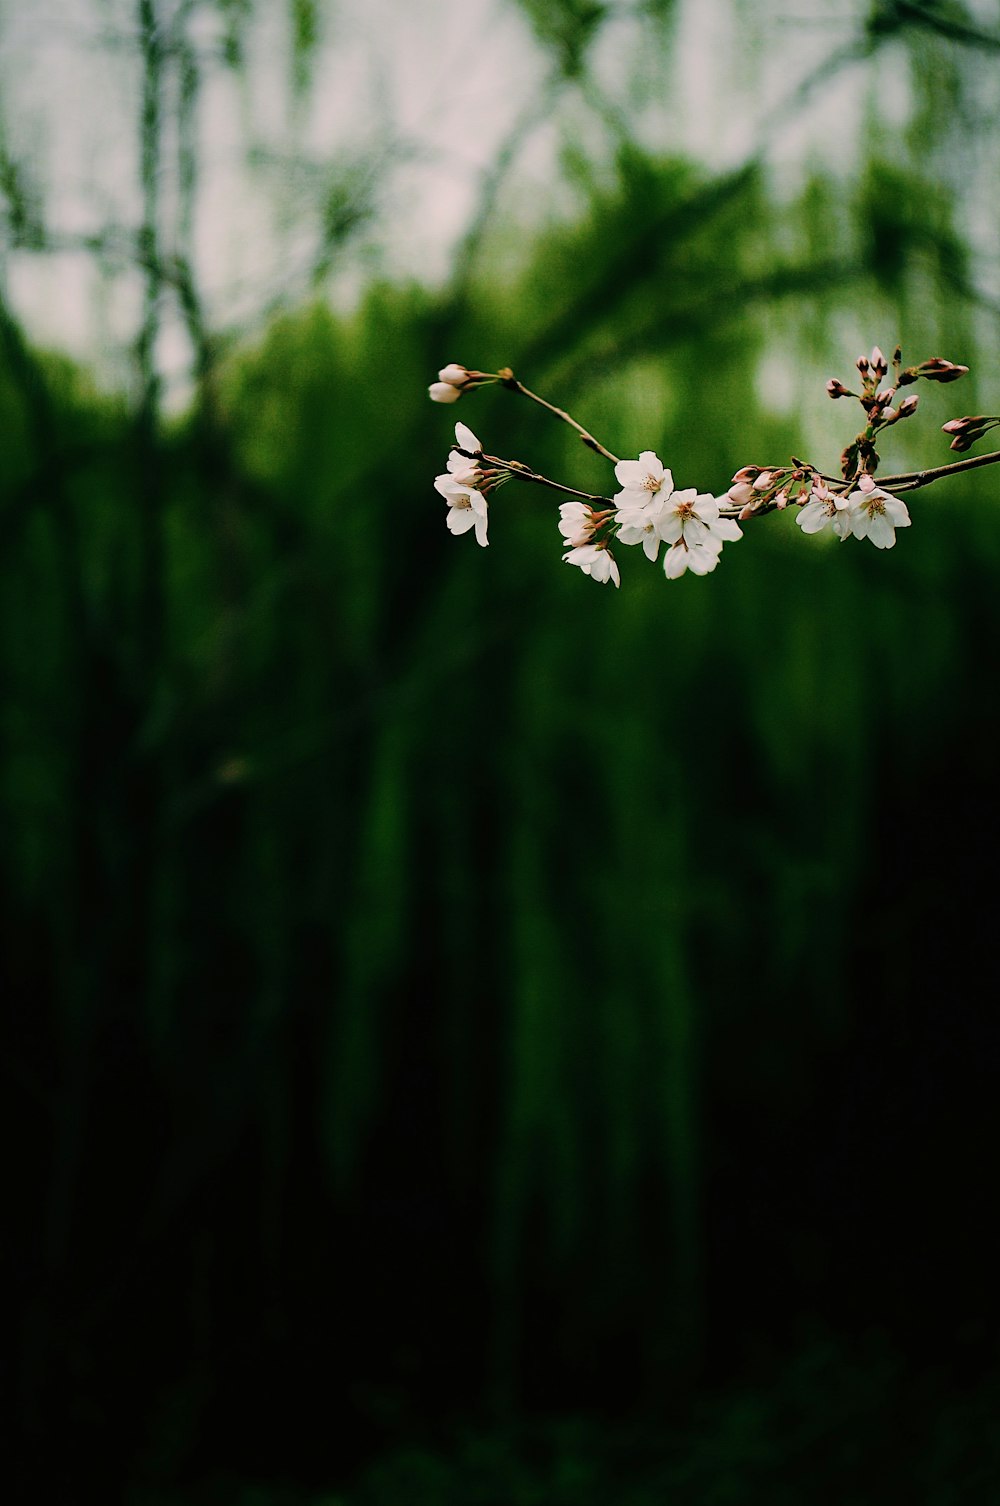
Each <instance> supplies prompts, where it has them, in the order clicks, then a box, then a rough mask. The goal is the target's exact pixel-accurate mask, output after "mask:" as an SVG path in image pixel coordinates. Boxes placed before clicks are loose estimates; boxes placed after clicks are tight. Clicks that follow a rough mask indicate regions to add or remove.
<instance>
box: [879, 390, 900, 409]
mask: <svg viewBox="0 0 1000 1506" xmlns="http://www.w3.org/2000/svg"><path fill="white" fill-rule="evenodd" d="M895 396H896V391H895V388H893V387H883V388H882V391H881V392H876V394H875V401H876V402H877V403H878V405H879V407H880V408H884V407H885V405H886V403H891V402H892V400H893V398H894V397H895Z"/></svg>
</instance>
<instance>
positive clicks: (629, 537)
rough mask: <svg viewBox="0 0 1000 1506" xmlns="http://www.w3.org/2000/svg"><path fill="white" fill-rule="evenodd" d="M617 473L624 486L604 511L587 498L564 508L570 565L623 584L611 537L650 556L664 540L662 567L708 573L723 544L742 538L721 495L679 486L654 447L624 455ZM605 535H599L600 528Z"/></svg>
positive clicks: (677, 572) (676, 572)
mask: <svg viewBox="0 0 1000 1506" xmlns="http://www.w3.org/2000/svg"><path fill="white" fill-rule="evenodd" d="M615 476H616V477H617V479H618V482H619V485H620V486H621V488H622V489H621V491H620V492H617V493H616V495H615V496H614V497H613V498H612V499H611V501H612V505H611V506H610V507H609V508H607V509H606V510H605V511H601V512H595V511H594V509H593V508H591V507H589V506H587V505H586V504H585V503H583V502H564V503H563V504H562V506H561V507H560V508H559V532H560V533H561V534H562V536H563V539H564V540H565V542H566V543H567V544H569V545H570V548H569V549H568V550H567V552H566V553H565V554H564V555H563V559H564V560H565V562H566V563H567V564H568V565H577V566H578V567H579V568H580V569H581V570H582V571H583V572H584V574H585V575H589V576H590V578H591V579H592V580H597V581H600V582H602V584H603V583H604V582H606V581H609V580H610V581H613V582H614V584H615V585H616V586H617V585H620V584H621V576H620V575H619V572H618V565H617V563H616V562H615V557H614V555H613V554H612V553H611V541H612V539H613V538H617V540H618V542H619V543H620V544H626V545H632V544H641V545H642V550H643V553H644V554H645V556H646V558H647V559H649V560H654V561H655V560H656V558H657V556H658V554H659V552H660V546H661V544H662V545H665V546H666V547H665V549H664V554H663V573H664V574H665V575H666V577H667V579H668V580H676V579H677V577H678V576H681V575H683V574H684V572H685V570H690V571H691V573H692V575H708V574H709V573H710V572H711V571H712V570H714V569H715V567H716V565H717V564H718V563H719V555H720V554H721V553H722V546H723V544H724V543H726V541H727V540H730V539H739V538H742V536H743V533H742V529H741V528H740V527H739V525H738V524H737V523H735V522H733V520H732V519H731V518H723V517H720V515H719V502H718V499H717V498H715V497H713V496H712V495H711V493H708V492H704V493H699V492H697V491H696V490H695V489H694V487H691V488H690V489H689V490H687V491H680V492H678V491H674V478H673V476H672V475H671V474H670V472H669V471H668V470H667V469H666V467H665V466H664V465H663V462H662V461H661V460H660V459H659V457H658V456H657V455H654V453H653V451H652V450H643V452H642V454H641V455H640V456H639V458H638V460H619V461H618V463H617V465H616V466H615ZM599 530H600V531H601V532H602V533H603V537H601V538H597V539H595V535H596V534H597V533H598V531H599Z"/></svg>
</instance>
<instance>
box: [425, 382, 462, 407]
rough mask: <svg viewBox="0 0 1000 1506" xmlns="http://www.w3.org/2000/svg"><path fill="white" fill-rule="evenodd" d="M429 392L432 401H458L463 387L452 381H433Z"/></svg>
mask: <svg viewBox="0 0 1000 1506" xmlns="http://www.w3.org/2000/svg"><path fill="white" fill-rule="evenodd" d="M427 392H428V395H429V397H430V400H431V402H432V403H457V402H458V400H459V398H460V397H461V396H462V389H461V388H460V387H453V386H452V384H451V383H450V382H432V383H431V385H430V386H429V387H428V389H427Z"/></svg>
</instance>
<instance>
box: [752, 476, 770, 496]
mask: <svg viewBox="0 0 1000 1506" xmlns="http://www.w3.org/2000/svg"><path fill="white" fill-rule="evenodd" d="M770 485H771V472H770V471H761V473H760V475H759V476H758V477H757V480H756V481H755V482H754V483H753V489H754V491H755V492H766V491H767V488H768V487H769V486H770Z"/></svg>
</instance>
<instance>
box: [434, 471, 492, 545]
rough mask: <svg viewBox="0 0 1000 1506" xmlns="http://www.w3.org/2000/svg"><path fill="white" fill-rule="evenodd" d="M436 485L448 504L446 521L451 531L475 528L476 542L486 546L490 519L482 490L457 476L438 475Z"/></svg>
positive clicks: (455, 532)
mask: <svg viewBox="0 0 1000 1506" xmlns="http://www.w3.org/2000/svg"><path fill="white" fill-rule="evenodd" d="M434 485H435V488H436V489H437V490H438V491H439V492H440V493H441V495H442V497H443V498H444V500H445V501H446V502H447V504H448V517H447V519H446V521H447V524H448V527H449V529H450V530H451V532H452V533H454V534H460V533H468V531H469V529H470V528H474V529H475V530H476V543H477V544H482V546H483V548H485V547H486V545H487V544H488V543H489V539H488V538H487V537H486V528H487V523H488V521H489V520H488V515H487V507H486V498H485V497H484V496H483V494H482V492H479V491H477V490H476V488H475V487H474V486H470V485H469V484H468V482H465V481H460V480H459V479H458V477H457V476H448V475H445V476H437V477H436V478H435V481H434Z"/></svg>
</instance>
